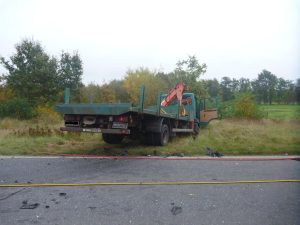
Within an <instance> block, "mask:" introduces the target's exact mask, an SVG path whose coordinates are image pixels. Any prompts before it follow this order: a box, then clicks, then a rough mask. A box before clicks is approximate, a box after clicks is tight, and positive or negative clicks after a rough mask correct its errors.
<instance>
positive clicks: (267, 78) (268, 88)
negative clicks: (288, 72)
mask: <svg viewBox="0 0 300 225" xmlns="http://www.w3.org/2000/svg"><path fill="white" fill-rule="evenodd" d="M277 82H278V79H277V77H276V76H275V75H274V74H272V73H271V72H270V71H267V70H263V71H262V72H261V73H260V74H258V78H257V79H256V80H255V81H254V82H253V86H254V91H255V93H256V95H257V99H258V101H259V102H264V103H269V104H272V102H273V99H274V98H275V96H276V85H277Z"/></svg>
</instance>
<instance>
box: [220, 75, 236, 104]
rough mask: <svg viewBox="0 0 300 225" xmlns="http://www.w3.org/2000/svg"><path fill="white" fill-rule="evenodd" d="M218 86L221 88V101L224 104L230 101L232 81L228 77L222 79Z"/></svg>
mask: <svg viewBox="0 0 300 225" xmlns="http://www.w3.org/2000/svg"><path fill="white" fill-rule="evenodd" d="M220 86H221V93H222V100H223V101H224V102H225V101H229V100H232V99H233V97H234V95H233V91H232V80H231V79H230V78H229V77H222V79H221V84H220Z"/></svg>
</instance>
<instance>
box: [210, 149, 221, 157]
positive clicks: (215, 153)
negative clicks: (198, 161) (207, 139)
mask: <svg viewBox="0 0 300 225" xmlns="http://www.w3.org/2000/svg"><path fill="white" fill-rule="evenodd" d="M206 151H207V153H206V155H208V156H211V157H221V156H223V154H222V153H220V152H218V151H217V150H215V149H212V148H210V147H206Z"/></svg>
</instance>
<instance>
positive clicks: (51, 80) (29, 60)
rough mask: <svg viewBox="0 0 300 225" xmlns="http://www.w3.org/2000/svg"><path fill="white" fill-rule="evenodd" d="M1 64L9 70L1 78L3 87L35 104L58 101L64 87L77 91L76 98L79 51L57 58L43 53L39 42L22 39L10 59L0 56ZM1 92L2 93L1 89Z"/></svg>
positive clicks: (79, 83)
mask: <svg viewBox="0 0 300 225" xmlns="http://www.w3.org/2000/svg"><path fill="white" fill-rule="evenodd" d="M0 64H2V65H3V66H4V68H5V69H6V70H7V71H8V73H7V74H5V75H4V76H2V77H1V82H2V87H4V90H11V92H12V93H13V94H14V95H15V96H16V97H18V98H25V99H27V100H28V102H29V103H30V104H32V105H34V106H36V105H39V104H46V103H53V102H55V101H57V97H58V96H59V94H60V93H61V92H62V90H63V89H64V88H65V87H70V88H71V89H72V90H73V93H74V92H75V93H76V90H77V95H76V94H75V95H73V96H77V99H76V100H78V99H79V91H78V90H79V87H80V86H81V85H82V83H81V76H82V71H83V70H82V61H81V59H80V56H79V54H78V52H75V53H74V54H73V55H70V54H69V53H66V52H62V54H61V59H60V60H57V59H56V58H55V57H53V56H50V55H48V54H47V53H46V52H45V50H44V48H43V47H42V45H41V43H40V42H38V41H34V40H30V39H24V40H22V41H21V43H19V44H17V45H16V52H15V53H14V54H13V55H12V56H11V57H10V59H9V60H7V59H5V58H4V57H1V58H0ZM74 90H75V91H74ZM0 93H1V95H3V91H2V90H0ZM5 98H6V99H8V98H9V96H6V97H5Z"/></svg>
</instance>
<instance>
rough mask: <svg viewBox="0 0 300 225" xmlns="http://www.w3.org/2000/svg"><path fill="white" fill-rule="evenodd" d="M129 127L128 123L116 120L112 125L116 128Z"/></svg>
mask: <svg viewBox="0 0 300 225" xmlns="http://www.w3.org/2000/svg"><path fill="white" fill-rule="evenodd" d="M127 127H128V123H118V122H114V123H113V125H112V128H116V129H127Z"/></svg>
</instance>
